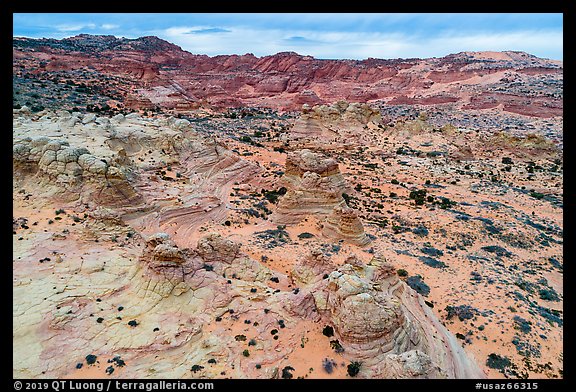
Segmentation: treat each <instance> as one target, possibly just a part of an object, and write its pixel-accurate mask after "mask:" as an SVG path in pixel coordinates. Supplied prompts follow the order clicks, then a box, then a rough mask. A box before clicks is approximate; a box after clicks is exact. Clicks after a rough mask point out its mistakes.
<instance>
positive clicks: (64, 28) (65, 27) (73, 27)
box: [56, 23, 96, 32]
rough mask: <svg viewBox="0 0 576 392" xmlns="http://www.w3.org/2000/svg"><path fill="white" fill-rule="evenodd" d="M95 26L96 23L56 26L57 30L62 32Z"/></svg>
mask: <svg viewBox="0 0 576 392" xmlns="http://www.w3.org/2000/svg"><path fill="white" fill-rule="evenodd" d="M94 28H96V25H95V24H94V23H81V24H80V23H78V24H59V25H57V26H56V30H58V31H61V32H68V31H80V30H84V29H94Z"/></svg>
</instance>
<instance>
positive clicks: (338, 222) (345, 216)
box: [322, 206, 370, 246]
mask: <svg viewBox="0 0 576 392" xmlns="http://www.w3.org/2000/svg"><path fill="white" fill-rule="evenodd" d="M323 225H324V227H323V228H322V234H323V235H325V236H326V237H329V238H334V239H343V240H344V241H346V242H349V243H351V244H356V245H360V246H362V245H366V244H368V243H369V242H370V239H369V238H368V236H367V235H366V233H364V226H363V225H362V221H361V220H360V218H358V213H357V212H356V210H354V209H353V208H350V207H347V206H336V207H334V208H333V209H332V211H331V212H330V214H329V215H328V217H327V218H326V220H325V221H324V223H323Z"/></svg>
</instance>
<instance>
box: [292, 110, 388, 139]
mask: <svg viewBox="0 0 576 392" xmlns="http://www.w3.org/2000/svg"><path fill="white" fill-rule="evenodd" d="M381 121H382V117H381V115H380V111H379V110H377V109H375V108H372V107H371V106H369V105H367V104H365V103H357V102H352V103H349V102H347V101H337V102H334V103H332V104H331V105H315V106H313V107H310V106H309V105H307V104H304V105H303V106H302V114H301V116H300V117H299V119H298V120H297V121H296V122H295V123H294V127H293V128H292V129H290V132H289V133H287V134H285V135H284V140H285V141H286V142H289V143H291V144H296V145H298V146H300V147H308V148H315V147H316V148H318V147H319V148H323V149H329V148H350V146H352V145H355V144H359V145H363V144H365V143H366V141H367V140H369V139H370V137H369V135H368V134H366V132H363V131H364V130H365V129H370V130H372V131H376V130H378V129H379V125H380V123H381Z"/></svg>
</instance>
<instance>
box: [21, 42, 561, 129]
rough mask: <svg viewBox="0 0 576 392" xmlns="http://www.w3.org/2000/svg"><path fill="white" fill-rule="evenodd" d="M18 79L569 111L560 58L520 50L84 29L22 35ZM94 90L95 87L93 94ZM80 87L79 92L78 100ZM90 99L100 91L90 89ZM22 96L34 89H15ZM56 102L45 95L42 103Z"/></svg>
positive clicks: (117, 101) (105, 102) (117, 90)
mask: <svg viewBox="0 0 576 392" xmlns="http://www.w3.org/2000/svg"><path fill="white" fill-rule="evenodd" d="M13 69H14V75H15V76H14V78H15V83H16V84H17V85H18V86H19V88H20V89H21V90H23V92H26V90H27V89H29V88H30V85H31V84H33V83H34V81H35V80H43V83H42V84H43V85H44V86H43V87H41V88H40V89H36V90H35V94H39V93H41V91H42V90H43V89H49V90H57V91H58V93H59V94H60V95H61V96H62V97H65V98H67V99H68V100H70V103H69V104H70V107H74V106H77V105H76V102H78V104H79V105H81V106H83V107H85V106H86V105H87V103H89V102H87V100H86V99H85V98H89V96H90V95H91V94H92V93H96V94H97V95H100V96H101V99H96V100H95V101H94V102H90V104H91V105H95V106H98V107H102V106H106V108H108V106H112V107H116V106H118V105H119V106H121V107H125V108H127V109H145V110H155V109H156V108H162V109H173V110H177V111H189V110H191V109H194V108H197V107H200V106H204V107H208V106H215V107H220V108H228V107H238V106H258V107H269V108H274V109H283V110H299V109H300V107H301V106H302V105H303V104H309V105H311V106H314V105H317V104H322V103H324V104H326V103H332V102H335V101H338V100H347V101H350V102H373V103H381V104H386V105H390V106H393V107H399V106H400V107H403V106H406V105H409V106H413V105H423V106H428V107H438V108H450V109H451V110H455V109H463V110H472V111H474V110H487V109H491V108H497V109H498V110H500V111H503V112H504V113H507V114H508V115H511V114H520V115H523V116H530V117H537V118H552V117H556V116H561V115H562V108H563V105H562V87H563V79H562V75H563V66H562V62H559V61H553V60H546V59H540V58H537V57H534V56H532V55H529V54H527V53H522V52H502V53H490V52H462V53H457V54H453V55H449V56H446V57H442V58H430V59H393V60H383V59H374V58H369V59H366V60H321V59H315V58H313V57H310V56H303V55H299V54H297V53H293V52H284V53H278V54H275V55H271V56H265V57H261V58H258V57H255V56H254V55H252V54H246V55H242V56H239V55H230V56H215V57H208V56H205V55H198V54H191V53H189V52H186V51H184V50H182V49H181V48H180V47H178V46H176V45H173V44H170V43H168V42H166V41H163V40H161V39H159V38H156V37H142V38H138V39H126V38H115V37H113V36H91V35H86V34H81V35H78V36H75V37H71V38H65V39H62V40H55V39H29V38H14V40H13ZM86 94H88V96H86ZM75 97H81V98H82V99H80V100H75V99H74V98H75ZM89 100H90V101H92V100H93V98H92V99H90V98H89ZM14 101H15V102H17V103H18V104H20V105H23V104H25V102H26V97H23V96H20V97H14ZM52 105H53V103H52V102H50V100H49V99H47V100H46V101H45V102H44V106H46V107H50V106H52Z"/></svg>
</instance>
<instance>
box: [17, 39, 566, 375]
mask: <svg viewBox="0 0 576 392" xmlns="http://www.w3.org/2000/svg"><path fill="white" fill-rule="evenodd" d="M13 45H14V52H13V53H14V60H13V61H14V62H13V64H14V69H15V71H16V72H15V76H14V77H15V79H16V82H17V83H15V87H14V89H15V97H16V95H26V94H28V92H27V91H28V90H26V88H27V86H28V87H30V86H29V85H28V83H32V84H34V83H38V89H37V90H36V91H38V95H40V97H39V98H38V102H40V101H41V102H42V106H44V107H43V108H38V107H36V108H32V107H31V106H34V102H30V103H31V104H32V105H21V104H18V105H16V103H15V107H14V110H13V156H12V159H13V161H12V162H13V234H14V235H13V246H14V250H13V295H14V296H13V347H14V348H13V358H14V366H13V376H14V377H16V378H44V377H46V378H76V377H80V378H91V377H97V378H116V377H118V378H198V377H201V378H290V377H293V378H297V377H302V378H351V377H356V378H382V379H384V378H444V379H453V378H477V379H481V378H525V377H530V378H562V377H563V373H562V372H563V313H562V309H563V279H562V273H563V267H562V265H563V252H562V250H563V249H562V247H563V239H562V238H563V229H562V226H563V224H562V219H563V218H562V212H563V210H562V209H563V202H562V194H563V185H562V178H563V154H562V133H561V125H562V97H561V96H557V95H556V94H558V85H557V84H556V83H557V82H558V81H559V82H560V83H561V81H562V65H561V63H560V64H558V63H555V62H552V61H549V60H544V59H538V58H536V57H534V56H530V55H527V54H524V53H518V52H504V53H501V54H498V56H496V55H495V54H491V55H490V56H491V57H490V56H488V55H487V54H479V53H460V54H456V55H451V56H447V57H444V58H441V59H426V60H419V59H409V60H402V59H398V60H378V59H368V60H364V61H349V60H316V59H314V58H311V57H309V56H301V55H297V54H295V53H281V54H277V55H274V56H268V57H263V58H256V57H255V56H252V55H244V56H217V57H213V58H210V57H208V56H202V55H193V54H190V53H188V52H185V51H183V50H181V49H180V48H179V47H177V46H175V45H172V44H170V43H168V42H165V41H162V40H160V39H158V38H155V37H144V38H139V39H136V40H127V39H117V38H114V37H108V36H88V35H80V36H76V37H72V38H69V39H64V40H60V41H58V40H50V39H44V40H32V39H25V38H15V39H14V44H13ZM96 54H97V55H96ZM24 75H27V77H24ZM96 75H99V77H100V78H103V77H105V78H110V79H109V82H110V83H109V84H108V86H109V88H108V89H105V88H103V89H99V90H98V89H97V87H98V84H97V79H98V78H96V77H95V76H96ZM485 78H488V79H487V80H484V79H485ZM504 78H507V79H506V80H503V79H504ZM68 80H71V81H72V82H71V83H69V82H67V81H68ZM79 80H82V83H84V86H85V87H82V86H80V87H81V88H84V89H85V88H88V89H93V91H95V93H94V94H95V96H97V97H100V98H102V100H101V101H100V103H104V102H108V105H109V109H102V108H100V109H101V110H98V111H92V112H90V111H89V110H88V111H87V110H85V109H82V108H80V109H79V110H74V109H72V108H67V107H66V101H67V97H69V95H67V96H66V97H62V98H61V101H54V100H52V101H51V100H50V99H48V98H50V97H49V94H48V93H47V92H46V91H47V90H43V89H51V90H50V91H52V93H53V94H60V93H59V92H58V91H60V90H57V88H56V85H59V86H60V87H62V88H64V86H72V85H75V86H78V84H76V83H78V82H79ZM510 80H515V81H517V82H518V81H520V82H522V83H525V84H526V86H528V87H527V88H533V89H537V88H540V89H543V88H547V89H548V90H546V91H548V92H549V93H548V94H546V93H542V94H539V95H538V94H532V95H530V96H529V97H527V96H524V95H523V94H526V93H525V92H522V91H524V90H521V89H519V90H517V91H512V90H511V91H509V92H506V93H502V92H500V90H497V88H496V87H498V86H506V85H507V84H506V83H510ZM537 80H538V82H536V81H537ZM50 83H53V84H54V86H52V85H51V84H50ZM40 84H43V85H44V86H48V87H41V86H40ZM472 85H474V86H475V90H474V92H473V93H472V89H471V86H472ZM183 86H186V87H183ZM463 86H466V88H460V87H463ZM128 87H129V88H128ZM76 88H77V87H76ZM468 88H469V89H468ZM112 89H114V90H115V91H114V92H113V91H112ZM16 91H17V92H18V94H16ZM82 91H83V90H82V89H81V91H80V94H81V93H82ZM560 91H561V90H560ZM67 94H71V93H70V92H69V93H67ZM109 94H112V95H114V98H110V96H109ZM261 98H263V99H261ZM15 99H19V98H15ZM526 100H528V101H529V102H530V103H529V104H527V103H526V102H527V101H526ZM53 101H54V102H53ZM350 101H352V102H350ZM58 102H61V105H60V107H58V105H59V103H58ZM22 103H23V104H24V103H25V102H22ZM50 105H54V107H52V106H50ZM130 108H131V109H134V110H133V111H132V113H128V112H127V110H128V109H130ZM439 113H440V114H439ZM463 113H464V114H463ZM472 114H474V116H476V117H474V119H473V120H471V121H472V122H470V123H468V126H467V127H464V126H462V125H461V124H462V121H464V120H468V118H467V117H465V116H464V115H470V118H472V117H473V116H472ZM486 118H491V119H497V120H502V121H504V122H505V123H506V124H516V125H515V126H514V127H510V129H504V127H500V128H499V129H497V130H495V129H494V128H493V127H492V123H490V122H488V120H485V119H486ZM482 121H485V122H482ZM514 121H515V122H514ZM90 356H96V358H94V357H90ZM93 360H94V361H93ZM348 365H350V366H348ZM110 369H112V370H110ZM354 369H356V370H358V372H357V374H356V372H354V371H352V370H354Z"/></svg>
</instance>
